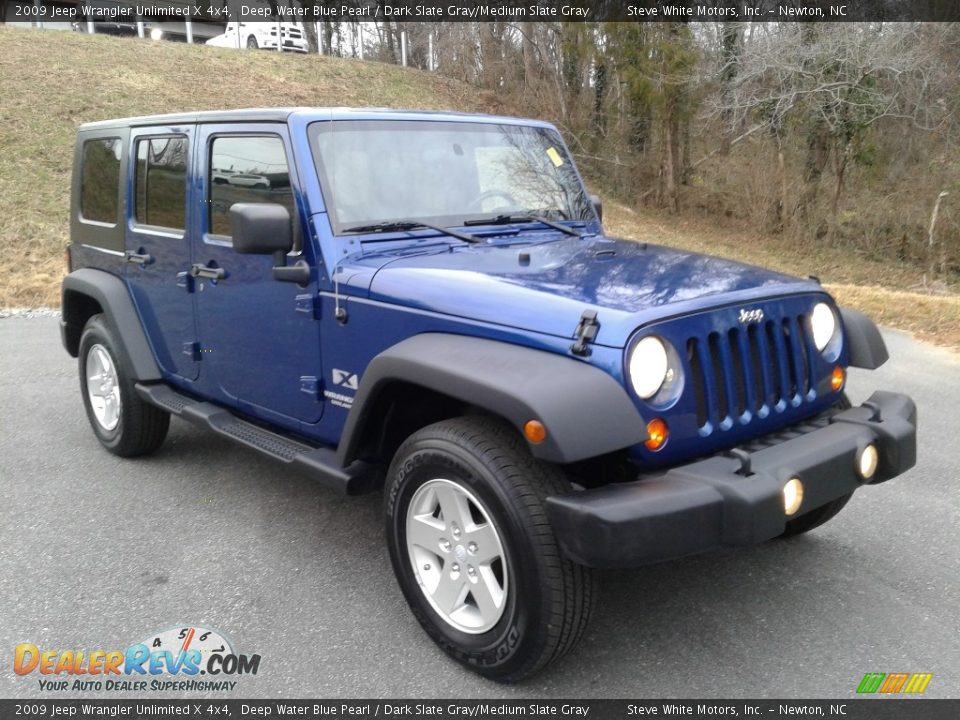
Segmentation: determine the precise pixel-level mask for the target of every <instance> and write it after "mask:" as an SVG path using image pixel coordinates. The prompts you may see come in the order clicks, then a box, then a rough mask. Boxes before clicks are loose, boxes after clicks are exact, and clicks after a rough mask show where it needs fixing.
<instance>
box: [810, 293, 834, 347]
mask: <svg viewBox="0 0 960 720" xmlns="http://www.w3.org/2000/svg"><path fill="white" fill-rule="evenodd" d="M810 327H811V328H812V329H813V344H814V345H816V346H817V350H819V351H820V352H823V349H824V348H825V347H827V345H828V344H829V342H830V339H831V338H832V337H833V334H834V333H835V332H836V331H837V317H836V315H834V314H833V310H831V309H830V306H829V305H827V304H826V303H817V304H816V305H815V306H814V307H813V312H812V313H811V314H810Z"/></svg>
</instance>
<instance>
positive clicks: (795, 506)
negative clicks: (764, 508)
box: [783, 478, 803, 515]
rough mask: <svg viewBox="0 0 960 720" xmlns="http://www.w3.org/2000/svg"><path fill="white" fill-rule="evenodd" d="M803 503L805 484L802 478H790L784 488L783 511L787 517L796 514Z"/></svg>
mask: <svg viewBox="0 0 960 720" xmlns="http://www.w3.org/2000/svg"><path fill="white" fill-rule="evenodd" d="M802 502H803V483H802V482H800V478H790V479H789V480H787V484H786V485H784V486H783V511H784V512H785V513H786V514H787V515H794V514H796V512H797V510H799V509H800V504H801V503H802Z"/></svg>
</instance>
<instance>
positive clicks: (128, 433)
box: [78, 315, 170, 457]
mask: <svg viewBox="0 0 960 720" xmlns="http://www.w3.org/2000/svg"><path fill="white" fill-rule="evenodd" d="M95 346H98V347H99V348H102V349H103V350H104V351H106V353H107V355H108V356H109V359H110V361H111V362H112V365H113V368H114V369H115V371H116V386H117V387H118V388H119V401H118V405H119V410H118V412H117V416H118V420H117V422H116V425H115V427H107V426H105V425H104V424H103V423H101V421H100V420H98V418H97V415H96V413H95V412H94V409H93V405H92V403H91V399H90V393H89V392H88V391H87V364H88V361H89V359H90V351H91V348H94V347H95ZM78 359H79V366H80V394H81V395H82V396H83V405H84V408H85V409H86V411H87V419H88V420H89V421H90V426H91V427H92V428H93V432H94V434H95V435H96V436H97V439H98V440H99V441H100V444H101V445H103V446H104V447H105V448H106V449H107V450H109V451H110V452H112V453H113V454H115V455H119V456H121V457H136V456H138V455H146V454H148V453H151V452H153V451H154V450H156V449H157V448H158V447H160V445H162V444H163V441H164V438H166V436H167V429H168V428H169V427H170V414H169V413H167V412H164V411H163V410H161V409H160V408H157V407H154V406H153V405H150V404H148V403H145V402H144V401H143V400H141V399H140V397H138V396H137V393H136V390H135V389H134V379H133V373H132V372H131V369H130V362H129V360H128V359H127V356H126V353H125V352H124V351H123V345H122V344H121V343H120V342H119V341H118V340H117V337H116V335H115V333H114V331H113V329H112V328H111V327H110V324H109V323H108V322H107V320H106V318H104V316H103V315H94V316H93V317H91V318H90V319H89V320H88V321H87V324H86V326H85V327H84V329H83V335H81V337H80V354H79V358H78ZM106 425H113V423H107V424H106Z"/></svg>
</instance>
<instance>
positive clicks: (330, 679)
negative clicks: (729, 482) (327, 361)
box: [0, 318, 960, 699]
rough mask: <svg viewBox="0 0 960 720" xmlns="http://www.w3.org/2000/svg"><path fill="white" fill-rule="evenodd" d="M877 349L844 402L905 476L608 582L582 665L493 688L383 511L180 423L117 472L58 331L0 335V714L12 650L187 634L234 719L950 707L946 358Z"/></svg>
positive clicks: (951, 478) (14, 683)
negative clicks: (403, 586)
mask: <svg viewBox="0 0 960 720" xmlns="http://www.w3.org/2000/svg"><path fill="white" fill-rule="evenodd" d="M886 337H887V342H888V345H889V348H890V352H891V356H892V359H891V361H890V362H889V363H887V365H886V366H885V367H883V368H881V369H880V370H879V371H876V372H874V373H866V372H859V371H853V372H852V373H851V379H850V394H851V397H852V399H853V400H854V401H862V400H864V399H865V398H866V397H867V396H868V395H869V393H870V391H871V390H872V389H874V388H888V389H897V390H901V391H904V392H907V393H909V394H911V395H912V396H913V397H914V399H915V400H916V401H917V404H918V406H919V413H920V422H921V426H920V430H921V434H920V450H919V458H920V460H919V465H918V467H916V468H915V469H914V470H912V471H911V472H910V473H908V474H907V475H905V476H903V477H900V478H897V479H895V480H893V481H891V482H889V483H886V484H884V485H881V486H878V487H874V488H867V489H865V490H863V491H861V492H859V493H858V494H857V495H856V496H855V497H854V499H853V501H852V502H851V503H850V504H849V505H848V506H847V508H846V509H845V510H844V511H843V513H841V515H840V516H838V517H837V518H836V519H835V520H834V521H832V522H831V523H829V524H828V525H826V526H824V527H823V528H821V529H820V530H818V531H815V532H814V533H811V534H810V535H808V536H805V537H801V538H797V539H795V540H793V541H789V542H783V541H775V542H771V543H768V544H765V545H763V546H759V547H756V548H751V549H747V550H740V551H731V552H723V553H715V554H711V555H706V556H700V557H695V558H691V559H686V560H682V561H679V562H674V563H669V564H664V565H659V566H654V567H649V568H646V569H641V570H633V571H625V572H608V573H605V574H604V576H603V579H602V598H601V601H600V605H599V607H598V612H597V613H596V616H595V618H594V622H593V624H592V626H591V627H590V630H589V631H588V634H587V636H586V637H585V639H584V641H583V642H582V643H581V645H580V646H579V648H578V649H577V650H576V651H575V652H574V653H573V654H572V655H570V656H568V657H567V658H566V659H564V660H563V661H562V662H560V663H559V664H557V665H555V666H553V667H552V668H551V669H549V670H548V671H546V672H545V673H542V674H541V675H539V676H537V677H535V678H533V679H531V680H529V681H528V682H526V683H524V684H522V685H520V686H515V687H505V686H501V685H497V684H494V683H491V682H488V681H486V680H483V679H481V678H479V677H477V676H475V675H473V674H471V673H469V672H467V671H465V670H462V669H461V668H460V667H459V666H457V665H456V664H454V663H453V662H452V661H449V660H447V659H446V657H445V656H444V655H443V654H442V653H441V652H440V651H438V650H437V649H435V648H434V646H433V644H432V643H431V642H430V641H429V640H428V639H427V638H426V636H425V635H424V633H423V632H422V631H421V629H420V628H419V626H418V625H417V624H416V622H415V621H414V619H413V617H412V616H411V614H410V613H409V612H408V610H407V607H406V605H405V603H404V601H403V598H402V597H401V595H400V592H399V590H398V588H397V586H396V583H395V581H394V578H393V575H392V572H391V569H390V564H389V560H388V558H387V553H386V550H385V547H384V537H383V531H382V527H381V520H380V503H381V497H380V495H379V494H378V495H373V496H366V497H362V498H359V499H349V498H344V497H340V496H337V495H334V494H333V493H332V492H330V491H327V490H325V489H323V488H321V487H318V486H317V485H315V484H313V483H312V482H310V481H309V480H308V479H306V478H304V477H302V476H299V475H292V474H289V473H285V472H284V471H283V470H282V469H281V468H280V466H278V465H276V464H273V463H271V462H270V461H268V460H265V459H261V458H260V457H259V456H258V455H256V454H254V453H253V452H251V451H247V450H244V449H240V448H237V447H235V446H233V445H231V444H230V443H228V442H227V441H225V440H221V439H218V438H216V437H214V436H212V435H210V434H208V433H204V432H201V431H200V430H198V429H195V428H193V427H192V426H189V425H187V424H186V423H183V422H181V421H179V420H175V421H174V422H173V424H172V427H171V432H170V435H169V437H168V439H167V442H166V444H165V445H164V447H163V448H162V449H161V450H160V451H159V452H158V453H157V454H156V455H154V456H152V457H150V458H146V459H142V460H136V461H128V460H121V459H118V458H115V457H113V456H112V455H109V454H108V453H107V452H105V451H104V450H102V449H101V448H100V446H99V445H98V443H97V442H96V440H95V439H94V436H93V434H92V432H91V431H90V429H89V428H88V426H87V421H86V418H85V416H84V413H83V407H82V403H81V399H80V395H79V391H78V383H77V373H76V365H75V362H74V361H73V360H72V359H71V358H69V357H68V356H67V354H66V353H65V352H64V351H63V350H62V349H61V347H60V343H59V336H58V331H57V323H56V320H55V319H53V318H33V319H24V318H7V319H2V320H0V697H38V696H40V695H41V693H40V691H39V688H38V683H37V677H38V675H37V673H34V674H33V675H30V676H28V677H20V676H17V675H15V674H14V673H13V672H12V665H13V663H12V658H13V648H14V646H15V645H16V644H17V643H21V642H32V643H35V644H37V645H38V646H40V647H41V648H51V649H54V648H55V649H68V648H88V649H97V648H102V649H114V648H125V647H127V646H128V645H129V644H131V643H133V642H138V641H141V640H143V639H144V638H146V637H147V636H148V635H150V634H151V633H153V632H155V631H158V630H160V629H164V628H167V627H170V626H174V625H180V624H194V623H199V624H204V625H206V626H210V627H214V628H217V629H219V630H221V631H223V632H224V633H225V634H226V635H227V636H228V637H230V638H232V640H233V641H234V644H235V646H236V648H237V649H238V650H239V651H241V652H246V653H259V654H260V655H261V656H262V661H261V666H260V672H259V674H257V675H256V676H249V677H245V678H243V679H242V680H241V681H240V684H239V685H238V686H237V691H236V693H235V697H409V698H457V699H461V698H475V697H489V698H493V697H503V698H511V697H517V698H519V697H525V698H529V697H545V698H557V697H615V698H616V697H619V698H643V697H672V696H681V697H683V696H686V697H714V696H716V697H751V696H752V697H852V696H853V694H854V689H855V687H856V685H857V683H858V682H859V680H860V678H861V677H862V676H863V674H864V673H865V672H868V671H869V672H895V671H907V672H920V671H925V672H932V673H934V678H933V680H932V682H931V683H930V685H929V688H928V690H927V693H926V694H927V696H930V697H958V696H960V630H958V629H960V545H958V536H957V529H958V527H960V499H958V498H960V493H958V488H957V468H958V466H960V441H958V434H957V420H958V412H957V408H958V407H960V360H958V359H957V357H956V356H954V355H951V354H950V353H948V352H946V351H942V350H938V349H936V348H931V347H930V346H926V345H922V344H920V343H917V342H915V341H913V340H912V339H910V338H909V337H907V336H906V335H903V334H900V333H893V332H891V333H887V334H886ZM102 695H104V696H106V695H107V694H106V693H102ZM95 696H97V694H93V695H86V697H95ZM112 696H115V697H123V695H117V694H114V695H112ZM58 697H66V696H65V695H58ZM193 697H197V695H196V694H194V695H193Z"/></svg>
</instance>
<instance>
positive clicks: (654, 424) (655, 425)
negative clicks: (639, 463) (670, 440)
mask: <svg viewBox="0 0 960 720" xmlns="http://www.w3.org/2000/svg"><path fill="white" fill-rule="evenodd" d="M669 434H670V431H669V430H668V429H667V421H666V420H663V419H662V418H654V419H653V420H651V421H650V422H648V423H647V441H646V442H645V443H644V445H646V446H647V450H654V451H656V450H659V449H660V448H662V447H663V444H664V443H665V442H667V437H668V435H669Z"/></svg>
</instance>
